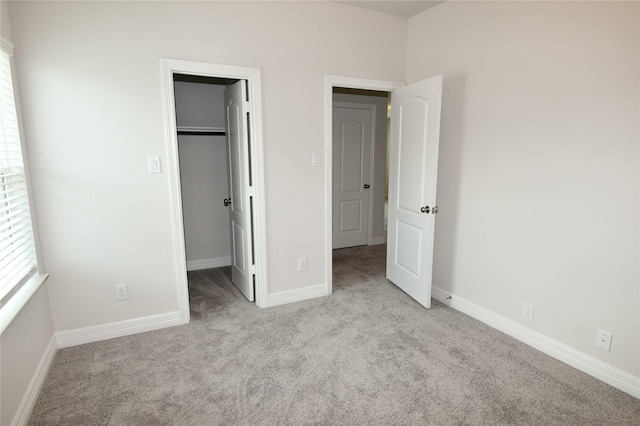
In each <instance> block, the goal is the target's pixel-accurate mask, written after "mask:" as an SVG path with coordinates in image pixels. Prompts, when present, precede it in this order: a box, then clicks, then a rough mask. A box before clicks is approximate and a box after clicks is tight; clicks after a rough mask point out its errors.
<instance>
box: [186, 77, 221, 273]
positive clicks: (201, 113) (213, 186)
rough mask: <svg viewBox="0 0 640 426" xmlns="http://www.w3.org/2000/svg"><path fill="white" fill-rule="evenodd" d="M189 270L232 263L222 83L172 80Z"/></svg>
mask: <svg viewBox="0 0 640 426" xmlns="http://www.w3.org/2000/svg"><path fill="white" fill-rule="evenodd" d="M174 87H175V100H176V124H177V126H178V152H179V156H180V181H181V187H182V211H183V217H184V233H185V246H186V252H187V270H190V271H193V270H198V269H207V268H215V267H220V266H228V265H230V264H231V249H230V246H231V244H230V233H229V208H228V207H225V205H224V199H225V198H228V197H229V166H228V148H227V143H226V138H225V136H224V133H223V131H224V127H225V116H224V89H225V86H224V85H222V84H210V83H205V82H193V81H174Z"/></svg>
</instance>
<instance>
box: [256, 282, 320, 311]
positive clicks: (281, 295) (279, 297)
mask: <svg viewBox="0 0 640 426" xmlns="http://www.w3.org/2000/svg"><path fill="white" fill-rule="evenodd" d="M328 294H329V293H327V285H326V284H318V285H312V286H309V287H304V288H297V289H295V290H287V291H281V292H278V293H272V294H269V295H268V296H267V306H268V307H271V306H278V305H284V304H287V303H292V302H299V301H301V300H308V299H314V298H316V297H322V296H326V295H328Z"/></svg>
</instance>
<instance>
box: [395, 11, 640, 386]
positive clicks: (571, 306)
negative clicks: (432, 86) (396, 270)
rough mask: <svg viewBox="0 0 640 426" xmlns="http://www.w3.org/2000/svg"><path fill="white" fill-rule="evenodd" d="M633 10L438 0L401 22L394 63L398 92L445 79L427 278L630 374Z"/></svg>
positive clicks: (638, 344) (635, 320)
mask: <svg viewBox="0 0 640 426" xmlns="http://www.w3.org/2000/svg"><path fill="white" fill-rule="evenodd" d="M638 16H639V10H638V3H637V2H624V3H614V2H606V3H597V2H533V3H527V2H477V3H476V2H447V3H444V4H442V5H439V6H436V7H435V8H433V9H431V10H429V11H427V12H425V13H422V14H420V15H417V16H415V17H412V18H410V19H409V32H408V54H407V57H408V80H409V82H413V81H416V80H420V79H423V78H425V77H427V76H431V75H435V74H443V75H444V87H443V109H442V130H441V144H440V165H439V176H438V205H439V207H440V214H439V215H438V221H437V225H436V242H435V262H434V284H435V285H436V286H438V287H440V288H442V289H443V290H445V291H448V292H451V293H453V294H454V295H456V296H459V297H461V298H463V299H466V300H468V301H470V302H472V303H475V304H477V305H479V306H481V307H484V308H486V309H489V310H490V311H493V312H495V313H497V314H499V315H501V316H503V317H506V318H508V319H511V320H513V321H516V322H518V323H521V324H522V325H524V326H526V327H530V328H531V329H533V330H535V331H537V332H540V333H542V334H544V335H546V336H548V337H551V338H552V339H555V340H557V341H560V342H562V343H564V344H566V345H569V346H570V347H572V348H575V349H577V350H579V351H581V352H583V353H585V354H588V355H590V356H592V357H595V358H597V359H599V360H602V361H604V362H606V363H608V364H610V365H612V366H615V367H617V368H620V369H622V370H624V371H626V372H628V373H631V374H633V375H635V376H636V377H638V376H639V375H640V359H639V355H638V354H640V341H639V340H640V329H639V328H640V318H639V316H638V315H639V312H640V306H639V302H640V295H639V282H640V277H639V275H638V273H639V263H638V262H639V246H640V243H639V226H638V223H639V186H638V183H639V163H638V161H639V157H638V155H639V150H638V141H639V65H638V64H639V62H640V61H639V60H640V57H639V52H640V49H639V47H640V46H639V22H638ZM525 301H527V302H530V303H533V304H534V305H535V306H536V310H535V320H534V322H528V321H527V320H525V319H524V318H523V317H522V315H521V311H522V306H523V302H525ZM598 328H601V329H603V330H606V331H609V332H612V333H613V343H612V346H611V352H610V353H606V352H603V351H601V350H599V349H597V348H596V347H595V346H594V343H595V334H596V329H598Z"/></svg>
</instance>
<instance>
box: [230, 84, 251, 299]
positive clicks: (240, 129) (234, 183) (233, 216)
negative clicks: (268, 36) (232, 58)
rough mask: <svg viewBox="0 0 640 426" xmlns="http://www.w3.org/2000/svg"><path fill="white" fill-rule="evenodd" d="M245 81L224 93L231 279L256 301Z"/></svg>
mask: <svg viewBox="0 0 640 426" xmlns="http://www.w3.org/2000/svg"><path fill="white" fill-rule="evenodd" d="M246 99H247V92H246V86H245V81H244V80H240V81H238V82H237V83H234V84H232V85H230V86H227V88H226V89H225V92H224V105H225V116H226V117H225V118H226V122H227V143H228V145H229V189H230V191H231V194H230V198H231V206H230V207H231V211H230V213H229V219H230V221H231V226H230V228H231V280H232V282H233V284H235V286H236V287H238V289H239V290H240V291H241V292H242V294H244V296H245V297H246V298H247V299H249V301H251V302H253V300H254V287H253V276H254V274H253V259H252V244H253V238H252V226H251V219H252V215H251V209H252V205H251V201H252V200H251V197H250V194H249V187H250V186H251V170H250V162H249V142H250V141H249V128H248V122H249V120H248V119H247V114H248V110H249V109H248V103H247V101H246Z"/></svg>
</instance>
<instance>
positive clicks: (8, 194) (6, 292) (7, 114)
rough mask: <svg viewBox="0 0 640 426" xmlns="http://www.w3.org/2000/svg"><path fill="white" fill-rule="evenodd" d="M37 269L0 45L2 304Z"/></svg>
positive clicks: (4, 56)
mask: <svg viewBox="0 0 640 426" xmlns="http://www.w3.org/2000/svg"><path fill="white" fill-rule="evenodd" d="M35 271H36V253H35V244H34V240H33V228H32V226H31V213H30V211H29V196H28V194H27V182H26V176H25V169H24V162H23V159H22V147H21V144H20V133H19V130H18V118H17V114H16V103H15V98H14V95H13V84H12V81H11V64H10V59H9V53H8V52H7V51H6V50H5V49H0V306H3V305H4V304H5V303H6V302H7V301H8V300H9V298H11V296H12V295H13V294H15V293H16V292H17V291H18V289H19V288H20V286H21V285H22V284H24V283H25V282H26V281H27V280H28V279H29V277H30V276H31V275H33V274H34V273H35Z"/></svg>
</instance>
